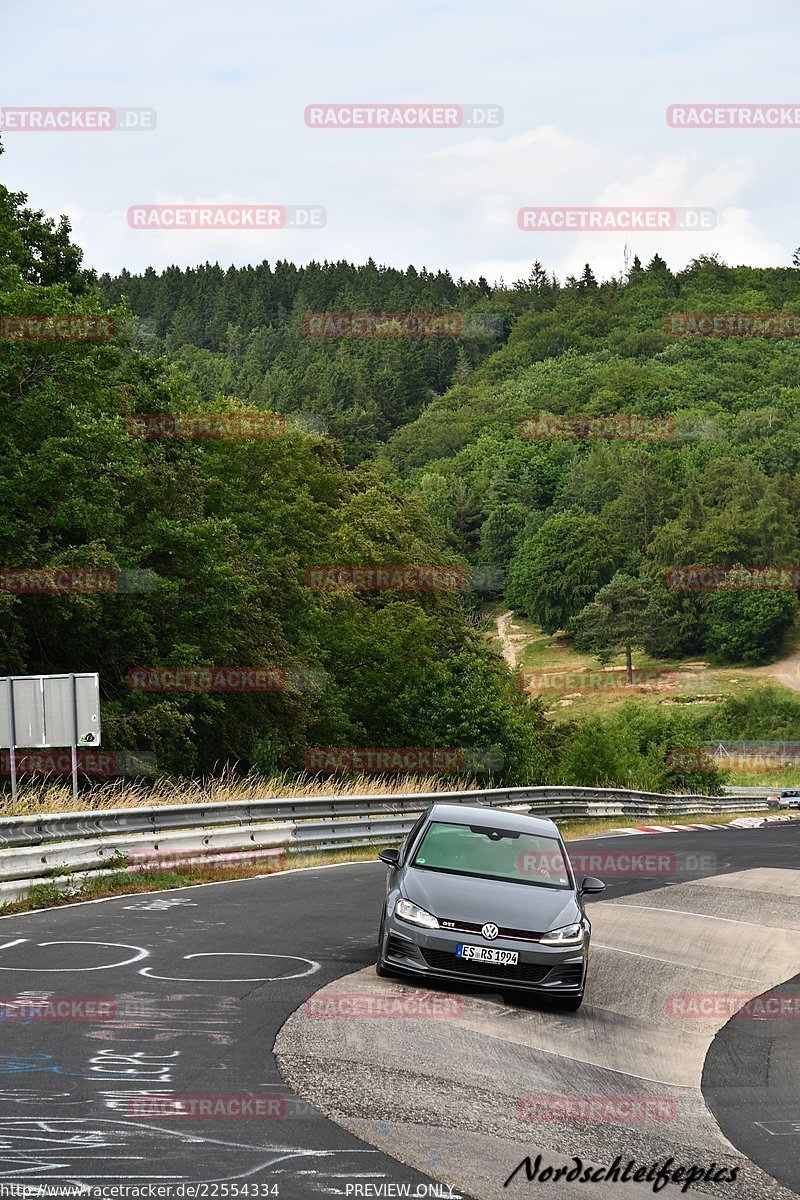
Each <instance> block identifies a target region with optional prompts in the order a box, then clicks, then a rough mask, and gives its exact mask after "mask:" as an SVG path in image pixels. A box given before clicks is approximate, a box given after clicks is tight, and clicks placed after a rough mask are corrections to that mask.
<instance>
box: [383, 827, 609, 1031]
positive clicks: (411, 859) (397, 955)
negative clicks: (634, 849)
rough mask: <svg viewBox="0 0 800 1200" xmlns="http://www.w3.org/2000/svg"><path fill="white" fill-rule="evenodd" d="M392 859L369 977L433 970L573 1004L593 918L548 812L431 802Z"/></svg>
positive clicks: (592, 882) (578, 997) (426, 974)
mask: <svg viewBox="0 0 800 1200" xmlns="http://www.w3.org/2000/svg"><path fill="white" fill-rule="evenodd" d="M379 857H380V858H381V860H382V861H383V862H385V863H386V865H387V866H388V867H389V868H390V870H389V877H388V880H387V887H386V900H385V902H384V906H383V912H382V915H381V925H380V933H379V935H378V962H377V966H376V970H377V973H378V974H379V975H411V976H414V977H416V978H417V979H420V980H423V979H429V978H431V977H433V978H436V979H441V980H447V981H449V982H455V981H456V980H464V981H466V982H467V983H472V984H473V985H475V984H478V985H483V986H486V985H488V986H494V987H495V988H498V989H500V990H501V991H504V992H505V991H514V990H517V991H526V992H529V993H536V994H538V995H539V996H548V997H550V999H551V1000H552V1001H553V1002H554V1003H555V1004H557V1005H558V1006H559V1007H561V1008H567V1009H573V1010H574V1009H577V1008H579V1007H580V1004H581V1001H582V1000H583V993H584V988H585V986H586V967H587V962H588V957H589V938H590V935H591V925H590V923H589V919H588V917H587V916H586V911H585V909H584V904H583V897H584V896H585V895H589V894H591V893H599V892H602V891H603V890H604V889H605V884H603V883H602V882H601V881H600V880H599V879H592V878H586V879H584V880H583V881H582V882H581V883H577V882H576V880H575V877H574V876H573V874H572V869H571V867H570V863H569V857H568V855H567V851H566V847H565V846H564V843H563V841H562V839H561V835H560V833H559V832H558V829H557V827H556V825H554V823H553V822H552V821H549V820H545V819H543V818H540V817H531V816H528V815H527V814H523V813H516V812H508V811H505V810H503V809H496V808H493V809H490V808H487V807H486V806H485V805H484V806H481V805H468V804H432V805H431V806H430V808H428V809H427V811H426V812H424V813H423V814H422V816H421V817H420V818H419V820H418V821H417V822H416V824H415V825H414V828H413V829H412V830H411V832H410V833H409V835H408V837H407V838H406V840H405V843H404V845H403V847H402V848H401V849H399V850H397V849H392V850H381V852H380V854H379Z"/></svg>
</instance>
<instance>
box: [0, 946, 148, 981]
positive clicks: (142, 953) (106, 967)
mask: <svg viewBox="0 0 800 1200" xmlns="http://www.w3.org/2000/svg"><path fill="white" fill-rule="evenodd" d="M25 940H26V939H25V938H20V939H19V941H25ZM9 945H13V946H16V945H19V942H10V943H9ZM36 945H37V946H116V947H117V948H118V949H120V950H135V951H136V953H135V954H134V956H133V958H125V959H123V960H122V962H115V963H103V964H102V965H101V966H99V967H0V971H41V972H43V973H44V972H52V973H53V974H61V973H62V972H72V971H111V970H112V969H113V968H114V967H127V966H128V965H129V963H135V962H139V961H140V960H141V959H143V958H147V957H148V956H149V954H150V951H149V950H143V949H142V947H141V946H130V945H128V943H127V942H92V941H65V942H37V943H36ZM5 949H6V947H5V946H0V950H5Z"/></svg>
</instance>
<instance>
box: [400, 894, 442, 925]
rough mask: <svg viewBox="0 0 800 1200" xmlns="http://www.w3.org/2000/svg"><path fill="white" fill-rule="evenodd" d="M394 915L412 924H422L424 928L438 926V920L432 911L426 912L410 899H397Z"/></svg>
mask: <svg viewBox="0 0 800 1200" xmlns="http://www.w3.org/2000/svg"><path fill="white" fill-rule="evenodd" d="M394 915H395V916H396V917H399V918H400V920H401V921H410V922H411V924H412V925H422V926H423V927H424V928H425V929H438V928H439V922H438V921H437V920H436V917H434V915H433V913H429V912H426V911H425V909H424V908H420V907H419V905H417V904H412V903H411V901H410V900H398V901H397V904H395V906H394Z"/></svg>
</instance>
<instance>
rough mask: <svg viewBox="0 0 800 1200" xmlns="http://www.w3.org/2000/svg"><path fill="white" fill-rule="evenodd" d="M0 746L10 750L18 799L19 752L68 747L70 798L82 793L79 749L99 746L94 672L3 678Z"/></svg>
mask: <svg viewBox="0 0 800 1200" xmlns="http://www.w3.org/2000/svg"><path fill="white" fill-rule="evenodd" d="M0 731H3V732H0V747H5V748H7V749H8V755H9V766H10V770H11V796H12V799H16V795H17V759H16V750H17V749H18V748H19V749H25V750H34V749H35V750H44V749H50V748H51V747H63V746H69V747H70V749H71V750H72V794H73V796H77V795H78V747H79V746H92V747H96V746H99V745H100V677H99V675H98V674H97V673H96V672H88V671H87V672H75V671H70V672H69V673H68V674H64V675H8V676H5V677H4V678H0Z"/></svg>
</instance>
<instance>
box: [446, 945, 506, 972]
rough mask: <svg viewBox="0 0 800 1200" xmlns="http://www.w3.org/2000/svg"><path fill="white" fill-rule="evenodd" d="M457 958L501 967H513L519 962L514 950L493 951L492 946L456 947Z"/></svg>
mask: <svg viewBox="0 0 800 1200" xmlns="http://www.w3.org/2000/svg"><path fill="white" fill-rule="evenodd" d="M456 956H457V957H458V958H469V959H472V961H473V962H487V963H497V964H498V965H499V966H501V967H515V966H516V965H517V963H518V962H519V954H518V953H517V951H516V950H495V949H494V947H493V946H465V945H463V943H459V945H458V946H456Z"/></svg>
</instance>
